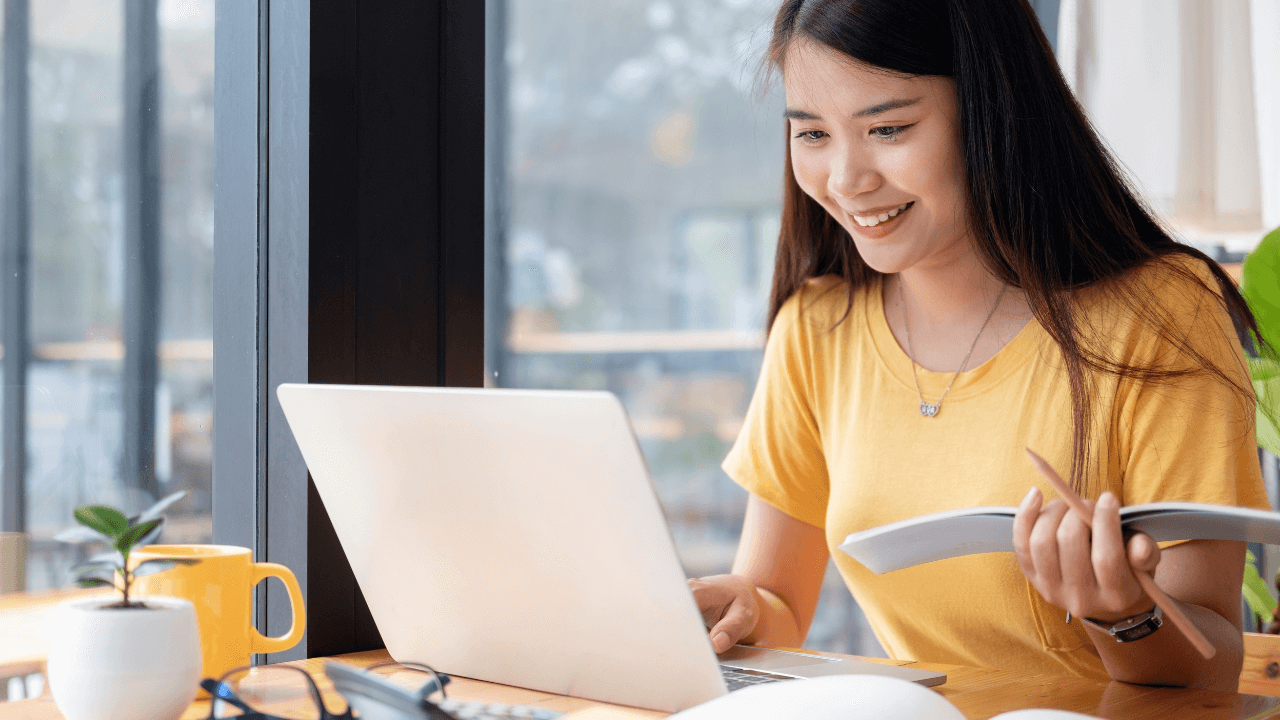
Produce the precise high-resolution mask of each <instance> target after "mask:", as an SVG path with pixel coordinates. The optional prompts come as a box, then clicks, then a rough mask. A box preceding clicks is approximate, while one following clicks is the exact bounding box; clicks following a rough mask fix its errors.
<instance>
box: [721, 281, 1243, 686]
mask: <svg viewBox="0 0 1280 720" xmlns="http://www.w3.org/2000/svg"><path fill="white" fill-rule="evenodd" d="M1200 274H1201V276H1202V277H1205V278H1209V279H1211V276H1209V275H1208V274H1207V273H1204V272H1200ZM1132 278H1133V281H1134V282H1136V283H1140V284H1143V285H1145V286H1146V287H1147V288H1148V289H1157V290H1158V291H1159V292H1160V297H1161V298H1162V299H1163V300H1162V302H1163V303H1164V305H1165V307H1166V308H1167V310H1168V313H1167V315H1166V318H1165V319H1166V320H1167V321H1168V322H1170V323H1173V324H1174V325H1173V327H1175V328H1177V329H1178V330H1177V331H1178V332H1185V335H1184V336H1183V337H1185V338H1187V339H1189V340H1190V341H1191V342H1193V343H1194V345H1195V347H1196V349H1197V350H1198V351H1199V352H1200V353H1202V354H1204V355H1205V356H1207V357H1209V358H1212V359H1213V360H1214V361H1215V362H1217V363H1219V364H1220V365H1222V366H1225V367H1227V368H1229V369H1231V371H1232V373H1233V377H1235V379H1236V380H1238V381H1240V382H1243V383H1244V385H1245V386H1246V387H1247V386H1248V384H1249V379H1248V375H1247V370H1246V369H1245V366H1244V365H1243V356H1242V352H1241V349H1240V346H1239V342H1238V341H1236V340H1235V339H1234V332H1233V331H1232V330H1231V324H1230V319H1229V318H1228V316H1227V315H1226V313H1225V312H1224V311H1223V310H1222V309H1221V307H1220V301H1219V300H1218V298H1216V297H1214V296H1212V295H1210V294H1209V293H1208V292H1206V291H1205V290H1203V288H1201V287H1200V286H1199V285H1195V284H1194V283H1192V282H1190V281H1188V280H1186V279H1184V278H1181V277H1178V276H1176V275H1174V274H1172V273H1170V272H1168V270H1167V266H1162V265H1161V264H1160V263H1153V264H1151V265H1150V266H1148V267H1144V268H1141V269H1139V270H1138V271H1136V272H1135V273H1134V274H1133V275H1132ZM1210 287H1213V285H1212V284H1211V285H1210ZM848 297H849V295H848V292H847V291H846V290H845V286H844V285H843V283H842V282H841V281H840V280H839V279H838V278H833V277H827V278H819V279H816V280H813V281H810V282H809V283H808V284H806V285H805V286H804V287H803V288H802V289H801V290H800V291H799V292H797V293H796V295H795V296H793V297H792V298H791V299H790V300H788V301H787V303H786V304H785V305H784V306H783V308H782V310H781V312H780V313H779V314H778V318H777V320H776V321H775V323H774V325H773V328H772V330H771V332H770V335H769V342H768V344H767V347H766V350H765V357H764V365H763V367H762V369H761V372H760V380H759V384H758V385H757V387H756V391H755V395H754V397H753V398H752V401H751V405H750V408H749V410H748V412H747V417H746V420H745V423H744V426H743V429H742V432H741V434H740V435H739V437H738V440H737V442H736V443H735V445H734V447H733V449H732V450H731V451H730V452H729V455H728V457H727V458H726V459H725V461H724V469H725V471H726V472H728V474H729V476H730V477H732V478H733V479H734V480H735V481H736V482H738V483H739V484H740V485H742V486H743V487H745V488H746V489H747V490H749V491H750V492H751V493H753V494H755V495H757V496H759V497H760V498H761V499H763V500H764V501H765V502H767V503H769V504H770V505H773V506H774V507H776V508H778V509H779V510H781V511H783V512H785V513H787V514H788V515H790V516H792V517H794V518H796V519H798V520H801V521H803V522H806V523H808V524H810V525H814V526H816V527H820V528H824V529H825V530H826V536H827V544H828V546H829V547H830V548H831V552H832V555H833V557H834V558H835V561H836V565H837V566H838V567H839V569H840V572H841V574H842V575H843V576H844V579H845V582H846V583H847V584H848V586H849V589H850V590H851V591H852V592H853V595H854V597H855V598H856V599H857V601H858V603H859V605H860V606H861V607H862V609H863V611H864V612H865V613H866V616H867V619H868V620H869V621H870V624H871V627H872V629H873V630H874V631H875V634H876V637H877V638H878V639H879V640H880V642H881V644H882V645H883V646H884V648H885V650H886V651H888V653H889V654H890V655H891V656H892V657H894V658H898V659H916V660H925V661H933V662H943V663H955V664H961V665H970V666H980V667H994V668H1006V669H1018V670H1021V671H1027V672H1048V673H1054V674H1063V672H1064V671H1065V672H1067V673H1069V674H1074V675H1080V676H1084V677H1092V678H1098V679H1106V678H1107V674H1106V671H1105V669H1104V668H1103V666H1102V663H1101V660H1100V659H1099V657H1098V655H1097V651H1096V650H1095V649H1094V647H1093V644H1092V642H1091V641H1090V640H1089V638H1088V636H1087V635H1086V634H1085V632H1084V629H1083V627H1082V626H1081V625H1080V623H1079V621H1078V620H1073V621H1072V623H1071V624H1070V625H1067V624H1065V623H1064V622H1063V620H1064V614H1065V613H1064V612H1063V611H1062V610H1061V609H1059V608H1057V607H1055V606H1053V605H1050V604H1049V603H1047V602H1045V600H1044V599H1043V598H1041V597H1040V594H1039V593H1038V592H1037V591H1036V590H1035V588H1034V587H1032V585H1031V584H1030V583H1029V582H1028V581H1027V579H1026V578H1025V576H1024V575H1023V574H1022V572H1021V570H1020V569H1019V567H1018V564H1017V561H1016V560H1015V559H1014V556H1013V553H992V554H985V555H972V556H968V557H961V558H954V559H950V560H942V561H938V562H933V563H928V564H925V565H918V566H916V567H912V568H907V569H904V570H899V571H896V572H892V573H887V574H885V575H875V574H873V573H871V571H869V570H867V569H866V568H865V567H863V566H862V565H861V564H859V563H857V562H856V561H854V560H853V559H852V558H850V557H849V556H848V555H845V554H844V553H843V552H840V551H839V550H837V546H838V545H839V544H840V543H841V542H843V541H844V538H845V536H847V535H848V534H849V533H851V532H855V531H859V530H865V529H868V528H872V527H876V526H879V525H883V524H885V523H890V522H894V521H897V520H903V519H906V518H911V517H916V516H918V515H924V514H926V513H932V512H937V511H940V510H946V509H950V508H957V507H972V506H981V505H1015V506H1016V505H1017V504H1018V503H1019V502H1021V500H1022V498H1023V496H1024V495H1025V494H1026V492H1027V490H1028V488H1030V487H1031V486H1032V485H1037V486H1039V487H1040V489H1041V491H1042V492H1044V493H1045V495H1046V497H1050V498H1052V497H1055V496H1056V493H1054V492H1053V490H1052V488H1050V487H1049V486H1048V485H1047V484H1046V483H1044V482H1043V481H1042V480H1041V479H1040V478H1039V476H1038V475H1037V473H1036V471H1035V469H1034V468H1033V467H1032V465H1031V463H1030V462H1029V460H1028V459H1027V457H1026V454H1025V453H1024V452H1023V448H1026V447H1030V448H1032V449H1033V450H1035V451H1036V452H1038V453H1039V454H1041V455H1042V456H1044V457H1045V458H1046V459H1047V460H1048V461H1049V462H1050V463H1051V464H1052V465H1053V466H1054V467H1055V468H1058V470H1059V472H1061V473H1062V474H1063V475H1064V476H1066V475H1067V473H1068V470H1069V468H1070V467H1071V444H1072V408H1071V395H1070V391H1069V387H1068V384H1067V376H1066V372H1065V370H1064V369H1063V366H1062V356H1061V353H1060V352H1059V350H1058V348H1057V345H1056V344H1054V343H1053V341H1052V339H1051V338H1050V336H1049V335H1048V333H1047V332H1046V331H1045V330H1044V328H1043V327H1042V326H1041V325H1040V324H1039V323H1038V322H1037V321H1035V320H1032V321H1031V322H1030V323H1028V324H1027V325H1026V327H1024V328H1023V329H1022V330H1021V332H1020V333H1019V334H1018V335H1017V336H1015V337H1014V338H1013V339H1012V340H1010V341H1009V342H1008V344H1007V345H1005V347H1004V348H1002V349H1001V350H1000V352H999V353H997V354H996V355H995V356H994V357H993V358H991V359H990V360H989V361H987V362H986V363H983V364H982V365H981V366H979V367H977V368H974V369H972V370H969V371H966V372H964V373H961V374H960V376H959V377H958V378H957V379H956V381H955V384H954V386H953V387H952V388H951V392H950V393H949V394H948V395H947V397H946V401H945V402H944V403H943V404H942V408H941V410H940V412H939V413H938V415H937V416H936V417H932V418H926V417H922V416H921V414H920V410H919V405H920V399H919V396H918V395H917V391H916V386H915V380H914V379H913V378H912V372H911V363H910V361H909V360H908V358H907V355H906V353H905V352H904V351H903V350H902V349H901V347H899V345H898V343H897V341H896V340H895V339H894V337H893V334H892V332H891V331H890V329H889V326H888V324H887V323H886V321H885V315H884V307H883V301H882V296H881V283H880V282H873V283H871V284H870V285H869V286H867V287H865V288H863V289H862V290H860V291H858V292H856V293H855V294H854V297H853V306H852V308H851V309H850V310H849V313H848V316H847V317H844V315H845V309H846V306H847V302H848ZM1116 307H1117V306H1116V304H1115V303H1109V302H1107V301H1102V300H1099V301H1098V302H1095V303H1093V304H1092V305H1091V306H1090V307H1089V309H1088V310H1087V312H1086V315H1085V317H1086V319H1087V320H1088V322H1089V323H1091V325H1092V327H1093V328H1094V329H1095V330H1096V331H1097V333H1096V336H1097V337H1102V338H1106V342H1108V343H1110V347H1111V350H1112V352H1114V353H1117V354H1118V357H1119V358H1120V359H1122V360H1124V361H1127V362H1130V363H1134V362H1153V361H1154V362H1161V363H1166V367H1167V366H1170V365H1168V364H1169V363H1172V365H1173V366H1177V365H1178V364H1179V363H1182V364H1183V365H1185V363H1186V360H1185V355H1181V354H1179V352H1178V350H1177V347H1176V343H1175V344H1172V345H1171V344H1170V343H1167V342H1162V341H1161V340H1160V337H1159V335H1158V334H1156V333H1154V332H1152V331H1151V330H1150V322H1149V321H1147V322H1142V321H1138V320H1136V319H1134V318H1133V317H1132V316H1129V315H1128V314H1126V313H1122V312H1120V311H1118V310H1117V309H1116ZM802 308H803V310H802ZM842 317H844V320H843V321H842V322H840V320H841V318H842ZM837 323H838V324H837ZM1227 333H1230V334H1227ZM919 377H920V385H921V387H922V389H923V392H924V397H925V398H926V399H927V400H930V401H936V400H937V398H938V397H939V395H940V394H941V393H942V390H943V388H945V387H946V386H947V383H948V382H950V381H951V378H952V373H935V372H928V371H925V370H923V369H921V370H920V371H919ZM1094 381H1095V382H1096V390H1095V392H1096V398H1097V399H1096V401H1095V404H1094V408H1093V411H1094V412H1093V417H1094V418H1095V421H1094V428H1095V429H1094V436H1093V443H1092V444H1093V446H1094V448H1095V450H1094V453H1093V462H1091V465H1092V466H1093V467H1094V468H1095V471H1094V472H1093V473H1091V475H1092V479H1091V481H1090V483H1089V484H1090V485H1091V486H1092V488H1091V491H1090V492H1088V493H1087V494H1088V495H1091V496H1093V497H1096V496H1097V495H1099V494H1101V492H1102V490H1103V489H1109V490H1111V491H1112V492H1114V493H1115V494H1116V496H1117V497H1119V498H1120V500H1121V502H1122V503H1123V504H1125V505H1131V504H1137V503H1147V502H1156V501H1163V500H1182V501H1193V502H1205V503H1216V504H1223V505H1244V506H1249V507H1260V508H1266V507H1268V505H1267V499H1266V495H1265V492H1264V490H1263V485H1262V477H1261V473H1260V470H1259V466H1258V459H1257V454H1256V446H1255V440H1254V432H1253V427H1252V422H1251V421H1252V418H1253V406H1252V404H1251V403H1250V402H1249V401H1248V400H1247V399H1243V398H1241V397H1240V396H1238V395H1235V394H1233V393H1232V391H1231V390H1230V389H1228V388H1226V387H1225V386H1223V384H1222V383H1221V382H1220V381H1219V380H1217V379H1215V378H1212V377H1206V376H1204V375H1198V376H1192V377H1188V378H1183V379H1180V380H1174V381H1166V382H1165V384H1163V385H1157V384H1153V383H1150V382H1147V383H1144V382H1138V381H1130V380H1120V379H1118V378H1115V377H1114V376H1111V375H1098V376H1095V377H1094Z"/></svg>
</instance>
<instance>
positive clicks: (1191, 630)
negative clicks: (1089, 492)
mask: <svg viewBox="0 0 1280 720" xmlns="http://www.w3.org/2000/svg"><path fill="white" fill-rule="evenodd" d="M1027 454H1028V455H1030V456H1031V462H1033V463H1035V466H1036V469H1037V470H1039V471H1040V474H1041V475H1043V476H1044V479H1045V480H1048V481H1049V484H1050V485H1052V486H1053V489H1054V490H1057V491H1058V494H1059V495H1061V496H1062V499H1063V500H1065V501H1066V503H1067V505H1070V506H1071V509H1072V510H1074V511H1075V512H1076V513H1077V514H1078V515H1079V516H1080V519H1082V520H1084V524H1085V525H1088V526H1089V527H1090V528H1092V527H1093V513H1092V512H1090V510H1089V507H1088V506H1087V505H1085V504H1084V500H1081V499H1080V496H1079V495H1077V494H1076V491H1075V490H1073V489H1072V488H1071V486H1070V485H1068V484H1067V483H1066V482H1065V481H1063V479H1062V477H1061V476H1059V475H1058V473H1057V471H1055V470H1054V469H1053V467H1052V466H1051V465H1049V463H1048V461H1046V460H1045V459H1044V458H1042V457H1040V456H1039V455H1037V454H1035V452H1033V451H1032V450H1031V448H1027ZM1133 574H1134V577H1136V578H1138V584H1139V585H1141V586H1142V589H1143V591H1145V592H1146V593H1147V595H1150V596H1151V599H1152V600H1155V601H1156V605H1159V606H1160V611H1161V612H1163V613H1164V615H1165V617H1167V618H1169V619H1170V620H1172V621H1173V624H1174V625H1175V626H1176V627H1177V628H1178V629H1179V630H1181V631H1182V634H1183V635H1186V636H1187V640H1190V641H1191V644H1192V645H1194V646H1195V648H1196V650H1198V651H1200V654H1201V655H1203V656H1204V657H1205V659H1206V660H1207V659H1209V658H1212V657H1213V656H1214V655H1215V654H1216V653H1217V649H1216V648H1214V647H1213V643H1211V642H1209V639H1208V638H1206V637H1205V636H1204V633H1202V632H1200V628H1198V627H1196V626H1195V624H1194V623H1192V622H1191V619H1190V618H1188V617H1187V616H1186V615H1185V614H1184V613H1183V612H1182V608H1180V607H1178V603H1176V602H1174V600H1173V598H1171V597H1169V595H1168V594H1167V593H1166V592H1165V591H1163V590H1161V589H1160V586H1158V585H1156V581H1155V578H1153V577H1151V574H1150V573H1145V572H1142V571H1140V570H1138V569H1137V568H1133Z"/></svg>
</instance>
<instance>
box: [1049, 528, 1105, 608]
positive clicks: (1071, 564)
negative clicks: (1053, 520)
mask: <svg viewBox="0 0 1280 720" xmlns="http://www.w3.org/2000/svg"><path fill="white" fill-rule="evenodd" d="M1056 535H1057V538H1056V539H1057V541H1058V563H1059V566H1060V568H1061V572H1062V585H1063V587H1062V589H1061V595H1060V599H1061V600H1062V601H1063V602H1065V603H1066V608H1067V610H1070V611H1071V612H1073V613H1075V614H1077V615H1082V616H1083V615H1085V614H1087V612H1088V609H1089V607H1088V606H1089V604H1091V603H1092V601H1093V599H1094V598H1095V597H1097V593H1098V583H1097V580H1096V579H1095V578H1094V576H1093V559H1092V557H1091V549H1090V547H1089V544H1090V543H1089V536H1090V530H1089V525H1088V523H1086V522H1085V521H1084V519H1083V518H1081V517H1080V513H1077V512H1068V513H1067V514H1066V515H1065V516H1063V518H1062V522H1061V523H1059V524H1058V532H1057V533H1056Z"/></svg>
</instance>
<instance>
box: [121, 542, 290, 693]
mask: <svg viewBox="0 0 1280 720" xmlns="http://www.w3.org/2000/svg"><path fill="white" fill-rule="evenodd" d="M158 558H191V559H196V560H199V561H200V562H198V563H196V564H194V565H179V566H177V567H175V568H171V569H169V570H165V571H164V572H161V573H156V574H155V575H144V576H142V577H140V578H138V579H137V580H135V581H134V585H133V587H134V589H133V591H132V594H135V595H136V596H138V597H140V598H145V597H146V596H148V595H154V596H167V597H179V598H184V599H186V600H190V601H191V603H192V604H193V605H195V607H196V622H197V624H198V625H199V626H200V649H201V651H202V654H203V656H204V671H203V674H202V675H201V677H212V678H215V679H216V678H219V677H221V676H222V674H223V673H225V672H226V671H228V670H230V669H231V668H234V667H239V666H241V665H248V664H249V661H250V659H251V658H250V655H251V654H252V653H272V652H280V651H282V650H288V649H289V648H291V647H293V646H294V645H297V644H298V641H299V640H301V639H302V633H303V632H304V631H305V630H306V628H307V611H306V608H305V607H303V603H302V590H301V588H299V587H298V579H297V578H296V577H294V576H293V572H292V571H291V570H289V568H287V567H285V566H284V565H278V564H276V563H265V562H260V563H256V562H254V561H253V552H252V551H251V550H249V548H245V547H235V546H232V545H148V546H146V547H144V548H141V549H138V550H135V551H133V552H132V553H130V554H129V564H130V565H131V566H136V565H137V563H140V562H142V561H144V560H154V559H158ZM269 577H278V578H280V579H281V580H283V581H284V586H285V588H286V589H288V591H289V604H290V606H292V609H293V627H291V628H289V632H287V633H285V634H284V635H282V636H280V637H274V638H273V637H267V636H265V635H263V634H262V633H260V632H258V629H257V628H255V627H253V623H252V618H253V612H252V605H253V588H254V586H256V585H257V584H258V583H260V582H262V581H263V580H266V579H267V578H269ZM203 694H204V693H203V692H201V695H203Z"/></svg>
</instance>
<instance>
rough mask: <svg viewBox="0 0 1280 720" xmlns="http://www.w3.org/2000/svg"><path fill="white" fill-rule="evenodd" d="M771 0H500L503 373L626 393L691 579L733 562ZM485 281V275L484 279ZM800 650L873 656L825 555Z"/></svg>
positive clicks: (517, 380)
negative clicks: (726, 463)
mask: <svg viewBox="0 0 1280 720" xmlns="http://www.w3.org/2000/svg"><path fill="white" fill-rule="evenodd" d="M776 7H777V1H776V0H682V1H680V2H674V1H672V2H667V1H663V0H656V1H655V0H609V2H601V1H600V0H566V1H564V2H557V3H546V2H542V0H510V2H509V3H508V18H507V65H506V77H505V81H506V85H507V88H508V96H507V100H508V104H509V108H510V116H509V118H508V123H509V137H508V145H509V147H510V157H509V158H508V167H509V168H510V170H509V172H510V175H509V183H510V186H509V193H510V197H511V207H510V213H509V217H508V224H507V227H506V228H505V239H506V240H505V242H506V248H505V249H506V254H505V260H506V268H505V270H506V272H505V279H503V280H500V282H505V288H504V290H505V297H506V312H507V327H506V334H505V335H504V336H503V337H498V338H490V339H489V341H490V342H491V343H498V344H500V347H502V349H503V352H502V353H500V355H499V360H498V362H499V367H495V368H491V369H490V370H491V371H492V373H496V375H492V376H493V377H494V378H495V382H496V384H498V385H501V386H505V387H522V388H581V389H607V390H610V391H612V392H614V393H615V394H617V395H618V396H619V397H620V398H621V399H622V401H623V403H624V404H625V405H626V408H627V410H628V412H629V413H630V415H631V419H632V423H633V425H634V427H635V430H636V432H637V434H638V435H639V439H640V445H641V448H642V450H643V452H644V454H645V458H646V460H647V462H648V465H649V469H650V471H651V473H652V474H653V478H654V482H655V483H656V485H657V487H658V492H659V495H660V497H661V499H662V502H663V505H664V508H665V510H666V514H667V520H668V522H669V523H670V525H671V528H672V532H673V534H674V536H675V540H676V544H677V547H678V550H679V552H680V555H681V559H682V561H683V563H684V566H685V570H686V572H687V573H688V574H689V575H690V576H703V575H711V574H715V573H721V572H727V571H728V570H729V567H730V565H731V563H732V560H733V554H734V550H735V548H736V546H737V538H738V534H739V533H740V531H741V524H742V514H743V511H744V508H745V504H746V493H745V492H744V491H743V490H742V489H741V488H739V487H738V486H737V485H735V484H734V483H733V482H732V481H731V480H729V478H728V476H726V475H725V473H724V472H723V471H722V470H721V469H720V462H721V460H723V459H724V456H725V454H726V453H727V452H728V450H729V447H730V445H731V444H732V443H733V441H734V438H735V437H736V435H737V433H738V430H739V428H740V427H741V425H742V419H743V415H744V414H745V412H746V408H747V403H748V401H749V400H750V397H751V392H752V390H753V388H754V386H755V381H756V375H757V374H758V372H759V366H760V360H761V354H762V348H763V338H764V333H763V324H764V318H765V309H766V302H767V299H768V292H769V286H770V282H771V280H772V273H773V254H774V247H775V245H776V242H777V235H778V226H779V201H780V189H781V187H782V183H781V178H782V169H783V150H784V145H783V143H784V140H785V132H784V127H783V124H782V97H781V92H780V89H778V88H774V89H773V90H771V91H767V92H766V91H765V88H763V87H761V84H760V83H758V82H757V80H758V70H759V63H760V60H761V56H762V52H763V49H764V46H765V44H766V43H767V41H768V29H769V25H770V22H771V19H772V14H773V12H774V10H775V9H776ZM494 280H496V279H494ZM808 644H809V646H810V647H814V648H823V649H830V650H837V651H847V652H856V653H860V654H864V655H882V654H883V653H882V651H881V649H880V647H879V646H878V644H877V643H876V641H875V639H874V638H873V637H872V635H871V633H870V631H869V629H867V628H866V625H865V621H864V620H863V619H862V616H861V614H860V613H859V612H858V610H857V608H856V606H855V605H854V603H853V600H852V598H851V597H850V596H849V592H848V590H847V589H845V586H844V583H843V581H842V580H841V579H840V577H839V575H838V574H837V573H836V572H835V571H834V569H833V568H832V569H831V570H830V571H829V572H828V574H827V582H826V586H825V588H824V592H823V598H822V602H821V606H820V608H819V611H818V616H817V619H816V621H815V623H814V625H813V629H812V630H811V632H810V634H809V642H808Z"/></svg>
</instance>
